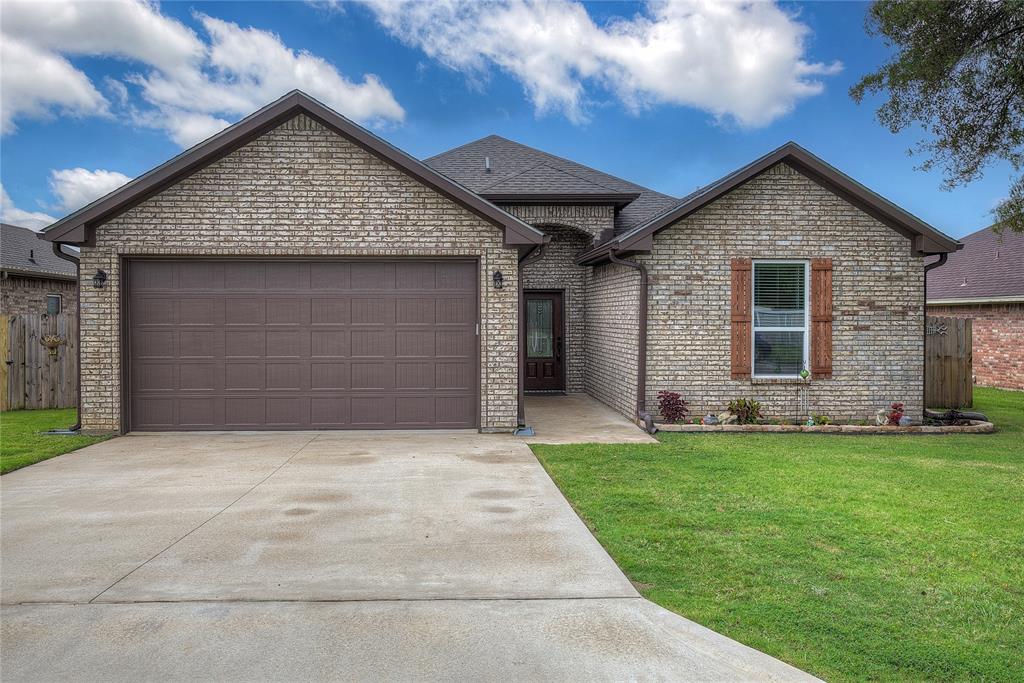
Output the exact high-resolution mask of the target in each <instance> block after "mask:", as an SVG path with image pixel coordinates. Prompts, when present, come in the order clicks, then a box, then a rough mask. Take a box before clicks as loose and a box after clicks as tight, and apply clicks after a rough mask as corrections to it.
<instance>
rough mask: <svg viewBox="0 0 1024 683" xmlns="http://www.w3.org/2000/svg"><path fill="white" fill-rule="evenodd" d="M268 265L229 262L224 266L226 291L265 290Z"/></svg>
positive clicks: (249, 262) (253, 262)
mask: <svg viewBox="0 0 1024 683" xmlns="http://www.w3.org/2000/svg"><path fill="white" fill-rule="evenodd" d="M266 265H267V264H266V263H260V262H257V261H229V262H225V264H224V289H225V291H233V290H235V291H237V290H251V289H257V290H258V289H264V287H265V282H266V281H265V279H264V275H265V273H266Z"/></svg>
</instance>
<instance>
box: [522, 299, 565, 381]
mask: <svg viewBox="0 0 1024 683" xmlns="http://www.w3.org/2000/svg"><path fill="white" fill-rule="evenodd" d="M531 299H549V300H551V301H553V302H554V306H553V314H552V317H553V321H552V328H553V329H552V333H553V335H554V340H553V342H554V344H553V345H554V352H555V356H554V361H555V362H554V368H555V375H554V377H552V378H551V380H550V381H548V382H543V381H540V382H539V381H537V380H536V379H534V380H533V381H531V377H530V376H529V375H530V373H529V363H530V358H529V356H527V355H526V354H527V349H528V347H529V344H528V342H526V335H527V333H528V332H529V324H530V323H529V315H528V314H527V313H526V311H525V307H528V306H529V301H530V300H531ZM523 306H524V313H523V330H522V335H523V340H524V343H523V365H524V368H525V370H524V373H523V374H524V379H523V382H524V386H523V388H524V390H525V391H528V392H540V391H560V392H565V366H566V360H565V349H566V346H567V345H566V343H565V290H564V289H524V290H523Z"/></svg>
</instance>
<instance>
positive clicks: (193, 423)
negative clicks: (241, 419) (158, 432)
mask: <svg viewBox="0 0 1024 683" xmlns="http://www.w3.org/2000/svg"><path fill="white" fill-rule="evenodd" d="M220 403H221V399H217V398H181V399H179V400H178V424H180V425H181V426H182V427H189V428H192V429H198V428H202V427H213V426H214V425H216V424H217V414H218V412H219V410H218V409H219V407H220Z"/></svg>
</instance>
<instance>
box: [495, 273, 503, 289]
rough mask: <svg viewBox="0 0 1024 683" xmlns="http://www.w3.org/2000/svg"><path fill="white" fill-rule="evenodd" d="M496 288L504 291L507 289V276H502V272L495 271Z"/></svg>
mask: <svg viewBox="0 0 1024 683" xmlns="http://www.w3.org/2000/svg"><path fill="white" fill-rule="evenodd" d="M494 288H495V289H504V288H505V276H504V275H502V274H501V271H500V270H496V271H494Z"/></svg>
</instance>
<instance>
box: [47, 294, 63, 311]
mask: <svg viewBox="0 0 1024 683" xmlns="http://www.w3.org/2000/svg"><path fill="white" fill-rule="evenodd" d="M60 311H61V298H60V294H47V295H46V312H47V313H49V314H50V315H57V314H58V313H60Z"/></svg>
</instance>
